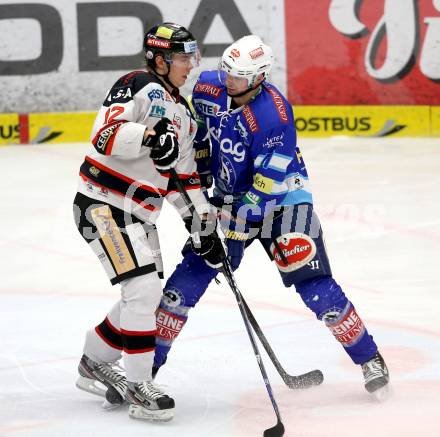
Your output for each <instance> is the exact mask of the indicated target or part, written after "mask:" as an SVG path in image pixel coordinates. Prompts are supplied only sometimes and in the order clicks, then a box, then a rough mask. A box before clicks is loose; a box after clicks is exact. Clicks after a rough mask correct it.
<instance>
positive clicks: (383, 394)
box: [371, 383, 391, 402]
mask: <svg viewBox="0 0 440 437" xmlns="http://www.w3.org/2000/svg"><path fill="white" fill-rule="evenodd" d="M371 395H372V396H373V399H374V400H375V401H376V402H385V401H386V400H388V399H389V397H390V396H391V387H390V384H389V383H388V384H387V385H384V386H383V387H381V388H379V389H377V390H376V391H374V392H373V393H371Z"/></svg>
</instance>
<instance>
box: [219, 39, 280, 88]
mask: <svg viewBox="0 0 440 437" xmlns="http://www.w3.org/2000/svg"><path fill="white" fill-rule="evenodd" d="M272 62H273V54H272V49H271V48H270V47H269V46H268V45H266V44H264V43H263V41H262V40H261V38H260V37H259V36H257V35H247V36H244V37H243V38H240V39H239V40H238V41H236V42H234V43H233V44H231V45H230V46H229V47H228V48H227V49H226V50H225V51H224V52H223V55H222V58H221V60H220V66H219V69H220V70H221V71H224V72H225V73H227V74H229V75H231V76H234V77H242V78H246V79H247V81H248V86H249V88H252V87H253V86H254V85H255V81H256V79H257V77H258V76H259V75H260V74H262V73H263V74H264V76H265V77H267V76H268V74H269V72H270V70H271V68H272Z"/></svg>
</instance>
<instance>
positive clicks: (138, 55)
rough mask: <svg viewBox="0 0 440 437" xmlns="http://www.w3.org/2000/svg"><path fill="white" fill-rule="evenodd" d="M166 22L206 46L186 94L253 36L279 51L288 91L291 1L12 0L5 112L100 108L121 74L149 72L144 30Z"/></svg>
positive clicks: (2, 73)
mask: <svg viewBox="0 0 440 437" xmlns="http://www.w3.org/2000/svg"><path fill="white" fill-rule="evenodd" d="M163 21H174V22H177V23H179V24H182V25H183V26H186V27H187V28H189V30H190V31H191V32H192V33H193V34H194V35H195V36H196V38H197V39H198V40H199V43H200V46H201V54H202V64H201V66H200V67H199V68H198V69H194V70H193V72H192V75H191V77H190V80H189V81H188V83H187V85H186V86H185V87H184V89H183V90H182V94H184V95H188V94H190V92H191V90H192V87H193V85H194V83H195V80H196V78H197V75H198V74H199V73H200V71H202V69H213V68H217V65H218V60H219V57H220V55H221V54H222V53H223V51H224V49H225V48H226V47H227V46H228V45H229V44H231V43H232V42H233V41H234V40H236V39H238V38H240V37H242V36H244V35H248V34H250V33H256V34H258V35H260V36H261V37H262V38H263V40H264V41H266V42H267V43H268V44H270V45H273V46H274V47H275V48H276V50H275V62H276V67H275V68H274V70H273V75H272V78H273V80H274V81H275V82H276V83H277V85H278V86H279V87H280V88H281V89H282V90H283V91H285V89H286V85H285V84H286V82H285V72H286V66H285V46H284V40H285V29H284V0H255V1H252V2H249V1H248V0H221V1H218V0H185V1H182V0H167V1H163V2H156V1H112V0H107V1H103V0H95V1H85V0H74V1H72V0H39V1H38V2H29V1H17V0H9V1H8V2H7V3H5V2H2V3H0V35H1V37H0V83H1V88H2V97H1V99H0V113H5V112H8V113H10V112H19V113H21V112H52V111H63V112H64V111H95V110H97V109H98V108H99V107H100V106H101V104H102V100H103V98H104V97H105V95H106V91H107V90H108V89H109V88H110V87H111V86H112V84H113V83H114V82H115V81H116V80H117V79H118V78H119V77H120V76H122V75H123V74H124V73H127V72H129V71H131V70H135V69H139V68H143V66H144V54H143V37H144V33H145V32H146V31H147V30H148V29H150V28H151V27H152V26H154V25H156V24H158V23H160V22H163Z"/></svg>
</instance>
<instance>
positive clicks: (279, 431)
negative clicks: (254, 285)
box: [170, 168, 284, 437]
mask: <svg viewBox="0 0 440 437" xmlns="http://www.w3.org/2000/svg"><path fill="white" fill-rule="evenodd" d="M170 174H171V177H172V179H173V181H174V183H175V184H176V187H177V189H178V190H179V192H180V194H181V195H182V197H183V200H184V201H185V204H186V206H187V207H188V209H189V210H190V212H191V215H192V218H193V220H195V222H196V227H197V229H202V227H201V220H200V217H199V215H198V214H197V211H196V209H195V207H194V205H193V203H192V201H191V199H190V197H189V195H188V193H187V192H186V190H185V188H184V187H183V185H182V182H181V181H180V179H179V177H178V175H177V173H176V171H175V170H174V169H173V168H172V169H171V170H170ZM223 274H224V275H225V278H226V280H227V281H228V284H229V286H230V287H231V290H232V292H233V293H234V296H235V298H236V300H237V304H238V308H239V309H240V313H241V317H242V319H243V322H244V325H245V327H246V331H247V333H248V336H249V340H250V341H251V344H252V348H253V350H254V354H255V358H256V360H257V363H258V366H259V367H260V371H261V375H262V376H263V380H264V384H265V386H266V390H267V393H268V394H269V398H270V401H271V403H272V407H273V409H274V411H275V414H276V416H277V423H276V425H275V426H273V427H272V428H268V429H266V430H265V431H264V433H263V436H264V437H281V436H283V435H284V425H283V422H282V420H281V415H280V410H279V408H278V405H277V403H276V401H275V398H274V396H273V391H272V387H271V385H270V382H269V378H268V377H267V372H266V369H265V368H264V364H263V360H262V359H261V355H260V352H259V350H258V346H257V342H256V341H255V338H254V335H253V333H252V328H251V325H250V322H249V319H248V317H247V315H246V311H245V309H244V305H243V300H242V296H241V293H240V290H239V289H238V287H237V284H236V282H235V279H234V275H233V273H232V270H231V266H230V264H229V261H228V259H227V258H226V259H225V260H224V261H223Z"/></svg>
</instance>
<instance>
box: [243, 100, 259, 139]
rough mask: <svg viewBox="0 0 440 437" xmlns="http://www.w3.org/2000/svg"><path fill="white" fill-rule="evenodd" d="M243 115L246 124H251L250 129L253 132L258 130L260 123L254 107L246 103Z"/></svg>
mask: <svg viewBox="0 0 440 437" xmlns="http://www.w3.org/2000/svg"><path fill="white" fill-rule="evenodd" d="M243 116H244V119H245V120H246V124H247V125H248V126H249V129H250V131H251V132H252V133H255V132H257V131H258V129H259V128H258V123H257V119H256V118H255V114H254V113H253V111H252V109H251V108H250V106H249V105H246V106H245V107H244V109H243Z"/></svg>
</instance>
